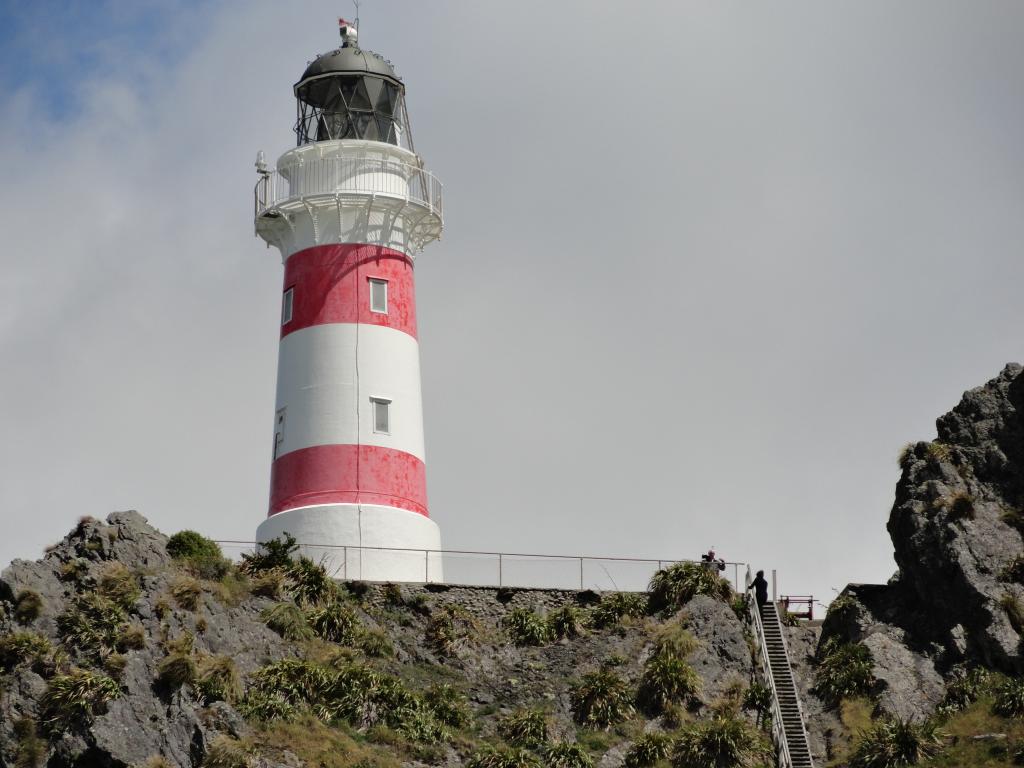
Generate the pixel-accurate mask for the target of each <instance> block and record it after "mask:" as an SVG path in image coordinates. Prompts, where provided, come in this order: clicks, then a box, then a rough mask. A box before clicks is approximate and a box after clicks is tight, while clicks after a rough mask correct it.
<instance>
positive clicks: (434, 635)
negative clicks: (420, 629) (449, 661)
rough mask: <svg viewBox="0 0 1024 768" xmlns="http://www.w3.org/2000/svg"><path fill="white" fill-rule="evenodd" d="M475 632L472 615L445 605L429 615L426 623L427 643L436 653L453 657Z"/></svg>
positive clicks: (454, 606) (460, 608)
mask: <svg viewBox="0 0 1024 768" xmlns="http://www.w3.org/2000/svg"><path fill="white" fill-rule="evenodd" d="M475 632H476V623H475V621H474V620H473V617H472V615H470V613H469V612H468V611H467V610H466V609H465V608H462V607H461V606H458V605H445V606H442V607H441V608H439V609H438V610H436V611H434V612H433V613H432V614H431V615H430V621H429V622H428V623H427V642H428V643H430V645H431V647H432V648H433V649H434V650H435V651H437V652H438V653H440V654H442V655H444V656H454V655H455V652H456V651H457V650H458V648H459V647H460V646H462V645H464V644H465V643H466V642H467V641H469V640H470V639H471V638H472V637H473V635H474V634H475Z"/></svg>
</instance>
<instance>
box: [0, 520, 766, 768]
mask: <svg viewBox="0 0 1024 768" xmlns="http://www.w3.org/2000/svg"><path fill="white" fill-rule="evenodd" d="M197 538H199V539H201V537H197ZM205 543H206V544H208V545H212V544H211V543H210V542H208V541H207V542H205ZM278 554H280V553H278ZM249 566H251V567H249V568H248V569H247V570H243V569H239V568H237V567H236V566H233V565H230V564H228V563H226V562H224V561H223V560H221V559H220V558H219V556H214V557H213V558H212V559H211V558H206V559H196V558H195V557H193V558H188V557H186V558H181V557H172V556H171V555H170V554H169V553H168V538H167V537H166V536H165V535H163V534H162V533H160V532H159V531H157V530H155V529H153V528H152V527H151V526H150V525H149V524H148V523H147V522H146V520H145V519H144V518H142V517H141V516H140V515H138V514H137V513H135V512H122V513H115V514H113V515H110V516H109V517H108V518H107V520H106V521H105V522H104V521H98V520H93V519H83V520H82V522H81V523H80V524H79V525H78V526H77V527H76V528H75V529H74V530H73V531H72V532H71V533H70V534H69V535H68V536H67V537H66V538H65V539H63V540H62V541H61V542H59V543H58V544H57V545H55V546H54V547H52V548H50V550H48V552H47V553H46V555H45V557H44V558H42V559H41V560H38V561H35V562H29V561H20V560H19V561H15V562H14V563H12V564H11V565H10V566H9V567H8V568H7V569H6V570H4V571H3V573H2V576H0V600H2V603H0V684H2V691H3V692H2V694H0V707H2V710H0V711H2V716H0V766H32V765H43V764H46V765H49V766H77V767H79V768H85V767H86V766H116V767H121V766H143V765H146V766H150V767H151V768H160V766H166V765H177V766H199V765H209V766H223V765H229V766H257V765H265V766H270V765H287V766H299V765H305V764H309V765H326V766H342V765H345V766H349V765H360V766H363V768H370V766H380V767H381V768H384V767H385V766H397V765H399V764H416V765H422V764H443V765H452V766H456V765H461V764H463V763H464V762H470V763H472V764H474V765H483V764H484V763H485V762H486V761H483V760H482V759H481V757H480V756H481V755H484V756H486V755H490V754H491V752H488V751H487V750H499V751H500V750H513V751H512V752H509V753H508V754H511V755H512V756H513V757H516V756H518V757H516V760H518V761H519V764H522V765H539V764H540V763H539V760H540V759H541V758H543V759H544V761H545V762H547V763H548V764H551V765H560V766H565V768H571V766H584V767H585V766H587V765H589V764H592V763H593V764H599V765H600V766H603V767H604V768H614V767H615V766H618V765H621V764H622V763H623V760H624V758H625V755H626V753H627V751H628V750H629V749H630V746H631V745H632V744H634V743H635V742H637V741H638V740H639V741H643V739H644V734H645V733H647V732H652V733H661V732H663V731H672V732H673V733H674V734H675V735H674V736H673V738H674V739H677V740H679V739H683V740H684V741H685V738H684V737H686V738H699V737H700V734H701V733H702V732H701V731H700V728H701V727H702V726H701V723H711V722H712V721H714V723H721V722H726V721H725V720H723V719H722V718H723V716H725V717H727V718H732V719H731V720H729V722H735V723H739V726H737V727H739V728H740V729H741V731H742V732H743V733H745V734H747V735H748V736H749V737H750V739H751V741H750V744H751V745H752V748H756V749H762V748H763V747H764V740H765V739H764V734H763V733H760V734H759V733H758V732H757V730H756V729H755V728H753V721H754V719H755V718H756V712H755V711H753V710H751V711H747V712H744V711H742V702H743V698H744V691H745V690H746V689H747V686H748V685H749V684H750V682H751V680H752V674H753V669H752V661H751V641H750V637H749V630H748V629H747V627H746V626H745V624H744V623H743V622H742V621H740V620H739V619H738V618H737V615H736V613H735V612H734V609H733V607H731V606H730V604H729V595H728V589H727V586H726V587H725V589H724V590H722V589H719V587H722V586H724V585H722V584H721V583H720V582H718V581H717V576H716V577H713V578H714V579H715V583H713V584H711V586H712V587H713V589H712V592H713V594H711V595H708V594H697V595H696V596H691V595H690V594H687V595H685V599H684V600H683V602H685V606H684V607H682V610H678V608H679V604H678V602H677V603H676V604H673V605H670V606H669V607H668V609H667V610H663V611H660V612H659V613H657V614H652V613H651V612H650V611H649V610H648V601H647V596H646V595H622V594H604V595H602V594H595V593H592V592H581V593H577V592H562V591H537V590H514V589H503V590H498V589H477V588H466V587H456V586H444V585H426V586H410V585H402V586H399V585H368V584H362V583H358V582H350V583H339V582H333V581H331V580H330V579H328V578H326V575H325V574H324V573H323V570H322V569H320V568H318V567H317V566H316V565H315V564H313V563H310V562H309V561H298V560H295V559H288V558H285V559H284V560H280V559H279V560H278V561H277V562H267V561H264V562H261V563H256V564H254V563H249ZM673 599H675V598H673ZM659 675H660V677H659ZM588 681H589V682H588ZM584 684H587V685H590V688H589V689H586V688H585V686H584ZM595 690H596V691H597V693H596V694H595V693H594V691H595ZM594 695H597V696H598V699H596V701H598V703H600V704H601V705H602V706H605V705H607V706H610V707H611V708H610V709H607V710H601V711H598V709H588V707H590V706H591V705H592V704H593V701H590V703H588V700H587V696H594ZM601 696H604V697H605V698H603V699H602V698H600V697H601ZM609 697H610V698H609ZM609 702H611V704H610V705H609ZM531 713H533V714H531ZM538 713H539V714H538ZM609 713H610V714H609ZM588 718H589V720H588ZM528 726H529V727H528ZM531 728H532V729H533V731H537V730H538V729H539V731H540V733H539V735H538V734H537V733H532V735H530V733H531V730H530V729H531ZM681 728H682V730H680V729H681ZM686 734H690V736H686ZM653 742H654V746H653V747H652V748H654V749H655V751H657V749H665V748H666V747H665V744H667V743H668V742H667V741H666V742H664V743H662V742H658V740H657V739H654V740H653ZM658 744H661V746H660V747H658ZM524 745H525V746H524ZM521 747H522V749H520V748H521ZM516 749H520V751H519V752H515V751H514V750H516ZM501 754H506V753H501ZM474 756H475V757H474ZM506 757H507V754H506ZM474 760H475V761H476V762H473V761H474ZM524 761H525V762H524Z"/></svg>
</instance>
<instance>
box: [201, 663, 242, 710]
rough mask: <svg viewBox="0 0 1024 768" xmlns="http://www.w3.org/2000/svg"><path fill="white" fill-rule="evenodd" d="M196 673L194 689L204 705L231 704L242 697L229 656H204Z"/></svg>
mask: <svg viewBox="0 0 1024 768" xmlns="http://www.w3.org/2000/svg"><path fill="white" fill-rule="evenodd" d="M196 672H197V674H196V689H197V690H198V691H199V694H200V696H202V699H203V702H204V703H206V704H211V703H213V702H215V701H226V702H228V703H229V704H233V703H234V702H236V701H238V700H239V699H240V698H241V697H242V681H241V679H240V678H239V677H238V670H237V669H236V667H235V662H234V660H233V659H232V658H231V657H230V656H205V657H203V658H201V659H200V660H199V663H198V665H197V670H196Z"/></svg>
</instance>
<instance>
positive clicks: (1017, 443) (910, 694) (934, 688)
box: [822, 365, 1024, 717]
mask: <svg viewBox="0 0 1024 768" xmlns="http://www.w3.org/2000/svg"><path fill="white" fill-rule="evenodd" d="M1021 374H1022V369H1021V366H1020V365H1008V366H1006V368H1005V369H1004V370H1003V371H1002V372H1001V373H1000V374H999V376H997V377H996V378H995V379H993V380H991V381H989V382H988V383H987V384H985V385H984V386H982V387H978V388H977V389H973V390H970V391H969V392H966V393H965V394H964V396H963V399H962V400H961V401H960V403H959V404H958V405H957V406H956V407H955V408H954V409H953V410H952V411H950V412H949V413H947V414H946V415H944V416H942V417H940V418H939V419H938V421H937V427H938V435H937V438H936V439H935V440H934V441H932V442H928V443H925V442H921V443H916V444H914V445H910V446H907V448H906V449H905V451H904V454H903V456H902V457H901V460H900V464H901V467H902V470H903V473H902V476H901V478H900V481H899V483H898V485H897V487H896V500H895V503H894V505H893V508H892V512H891V514H890V517H889V523H888V530H889V534H890V536H891V537H892V542H893V547H894V551H895V559H896V563H897V565H898V566H899V570H898V572H897V573H896V575H895V576H894V577H893V578H892V579H891V580H890V581H889V583H888V584H886V585H850V586H849V587H847V589H846V590H845V591H844V593H843V595H842V596H841V597H840V599H838V600H837V601H836V603H835V605H834V608H833V610H831V611H830V613H829V616H828V618H827V619H826V622H825V626H824V632H823V635H822V639H823V641H824V640H827V639H828V638H830V637H834V636H840V637H843V638H845V639H849V640H854V641H859V642H863V643H864V644H865V645H867V646H868V648H870V649H871V651H872V655H873V657H874V665H875V676H876V678H877V680H878V690H877V691H876V692H877V693H878V694H879V697H880V703H881V704H882V706H883V708H885V709H887V710H888V711H890V712H893V713H897V714H900V715H902V716H905V717H906V716H914V715H923V714H925V713H927V712H929V711H931V710H932V709H934V707H935V705H936V704H937V703H938V702H939V700H940V699H941V697H942V694H943V690H944V677H946V676H947V675H948V673H949V671H950V670H951V669H952V668H953V667H954V666H955V665H979V666H984V667H986V668H989V669H996V670H1000V671H1004V672H1007V673H1019V672H1021V671H1022V670H1024V654H1022V646H1021V632H1024V625H1022V621H1024V608H1022V606H1024V586H1022V584H1021V581H1022V577H1024V568H1020V567H1019V566H1020V563H1021V562H1022V561H1019V560H1018V558H1020V557H1021V556H1022V555H1024V544H1022V539H1021V532H1022V531H1024V376H1022V375H1021ZM1015 564H1017V565H1016V566H1015Z"/></svg>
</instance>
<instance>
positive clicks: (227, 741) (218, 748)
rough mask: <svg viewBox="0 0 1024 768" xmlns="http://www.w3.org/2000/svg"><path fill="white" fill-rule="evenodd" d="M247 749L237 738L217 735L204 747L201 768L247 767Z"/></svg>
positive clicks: (248, 756) (248, 762) (250, 762)
mask: <svg viewBox="0 0 1024 768" xmlns="http://www.w3.org/2000/svg"><path fill="white" fill-rule="evenodd" d="M251 764H252V761H251V760H250V755H249V751H248V750H247V749H246V748H245V745H244V744H243V743H242V742H240V741H238V740H237V739H232V738H231V737H229V736H224V735H223V734H222V735H219V736H217V737H216V738H215V739H214V740H213V741H211V742H210V745H209V746H208V747H207V748H206V756H205V757H204V758H203V768H249V766H250V765H251Z"/></svg>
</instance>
